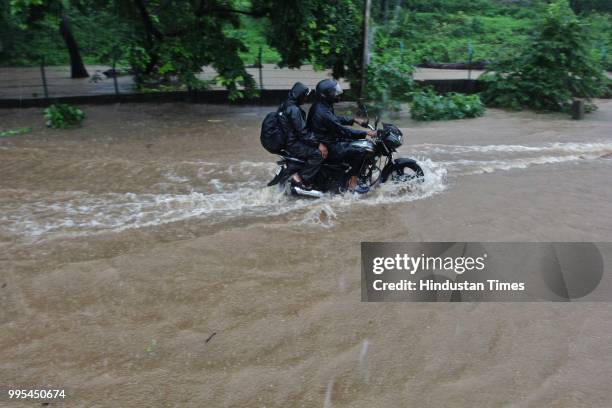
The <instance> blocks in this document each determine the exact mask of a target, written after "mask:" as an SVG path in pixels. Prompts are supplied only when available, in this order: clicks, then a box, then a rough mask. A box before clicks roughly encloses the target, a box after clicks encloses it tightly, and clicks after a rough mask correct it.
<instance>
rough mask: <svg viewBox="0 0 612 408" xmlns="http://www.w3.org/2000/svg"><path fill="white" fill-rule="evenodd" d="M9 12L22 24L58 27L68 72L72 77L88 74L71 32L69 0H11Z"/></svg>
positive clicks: (81, 76) (39, 27)
mask: <svg viewBox="0 0 612 408" xmlns="http://www.w3.org/2000/svg"><path fill="white" fill-rule="evenodd" d="M10 5H11V14H12V15H13V16H15V18H16V19H17V20H18V21H19V23H20V24H21V25H23V26H26V27H28V28H30V29H32V30H36V31H42V30H40V29H41V28H42V27H43V26H44V25H46V24H47V25H48V24H53V25H56V26H57V27H58V29H59V33H60V35H61V36H62V39H63V40H64V43H65V45H66V49H67V50H68V55H69V56H70V73H71V77H72V78H86V77H88V76H89V74H88V73H87V70H86V69H85V64H84V63H83V58H81V53H80V51H79V45H78V44H77V41H76V39H75V37H74V34H73V33H72V27H71V23H70V18H69V14H68V10H69V9H70V7H71V6H72V5H71V3H70V1H69V0H12V1H11V3H10Z"/></svg>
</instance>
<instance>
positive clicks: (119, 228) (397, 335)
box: [0, 100, 612, 408]
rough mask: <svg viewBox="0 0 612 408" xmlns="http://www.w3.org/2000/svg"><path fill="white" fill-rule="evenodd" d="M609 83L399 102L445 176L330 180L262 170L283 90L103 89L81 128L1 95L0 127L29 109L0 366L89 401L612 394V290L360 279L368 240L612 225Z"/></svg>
mask: <svg viewBox="0 0 612 408" xmlns="http://www.w3.org/2000/svg"><path fill="white" fill-rule="evenodd" d="M598 103H599V105H600V109H599V111H597V112H595V113H593V114H591V115H588V116H587V119H586V120H584V121H571V120H568V119H567V118H566V117H565V116H561V115H560V116H557V115H539V114H535V113H528V112H516V113H508V112H503V111H499V110H489V111H488V113H487V115H486V116H485V117H483V118H480V119H473V120H464V121H452V122H433V123H415V122H412V121H410V120H409V119H407V117H405V116H406V115H404V116H402V117H400V118H398V119H394V120H393V121H394V122H395V123H397V124H398V125H399V126H400V127H401V128H402V129H403V131H404V133H405V136H406V142H405V145H404V146H403V147H402V148H401V153H402V154H403V155H409V156H416V157H417V158H418V159H419V160H420V161H421V162H422V163H423V165H424V168H425V174H426V177H427V181H426V182H425V183H424V184H423V185H421V186H420V187H417V188H413V189H405V188H402V187H397V186H395V187H394V186H387V187H385V188H381V189H379V190H377V191H374V192H373V193H372V194H370V195H369V196H368V197H364V198H359V199H356V198H350V197H335V198H333V199H330V198H328V199H321V200H319V201H313V200H303V199H295V198H288V197H285V196H283V195H281V194H279V193H278V192H277V191H276V190H274V189H267V188H265V184H266V182H267V181H268V180H269V179H270V178H271V177H272V176H271V175H272V173H273V171H274V169H275V164H274V157H272V156H271V155H269V154H268V153H266V152H265V151H264V150H263V149H262V148H261V147H260V145H259V140H258V134H259V124H260V121H261V119H262V117H263V116H264V114H265V113H266V112H267V111H269V110H270V108H265V107H232V108H228V107H222V106H202V105H188V104H167V105H117V106H95V107H94V106H86V107H84V109H85V111H86V112H87V115H88V118H87V120H86V121H85V123H84V126H83V127H82V128H80V129H76V130H70V131H56V130H50V129H46V128H44V124H43V121H42V117H41V110H40V109H28V110H2V111H0V130H6V129H9V128H15V127H23V126H32V127H33V130H32V132H30V133H28V134H24V135H20V136H14V137H7V138H2V139H0V174H1V176H0V302H1V307H0V387H7V386H11V387H22V388H31V387H53V388H65V389H66V390H67V393H68V398H67V400H66V401H65V402H64V403H63V404H60V405H63V406H70V407H73V406H76V407H122V406H123V407H127V406H139V407H141V406H142V407H144V406H147V407H170V406H190V407H325V408H329V407H404V406H411V407H412V406H414V407H499V406H512V407H543V406H555V407H609V406H610V401H611V400H612V389H611V388H610V382H609V381H610V378H612V324H611V323H610V321H611V320H612V305H611V304H608V303H591V304H576V303H567V304H552V303H546V304H544V303H540V304H516V303H515V304H467V303H466V304H457V303H452V304H426V303H409V304H398V303H386V304H366V303H361V302H360V281H359V279H360V252H359V251H360V242H362V241H421V240H433V241H437V240H440V241H547V240H551V241H562V240H570V241H582V240H587V241H610V240H611V239H612V187H611V185H610V180H612V101H610V100H602V101H598ZM3 404H9V402H8V401H7V400H6V399H3V400H0V405H3ZM52 405H57V404H52ZM23 406H35V405H31V404H30V405H26V404H24V405H23Z"/></svg>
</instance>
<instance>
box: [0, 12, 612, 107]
mask: <svg viewBox="0 0 612 408" xmlns="http://www.w3.org/2000/svg"><path fill="white" fill-rule="evenodd" d="M551 8H553V9H554V8H556V10H563V12H561V11H559V12H558V13H557V17H555V18H553V19H551V13H553V14H554V10H553V11H551V10H552V9H551ZM362 10H363V0H340V1H335V2H329V1H323V0H286V1H273V0H230V1H226V0H213V1H206V2H199V1H197V2H193V1H186V0H185V1H184V0H178V1H175V2H167V1H163V0H150V1H146V2H145V1H142V0H95V1H93V0H61V1H60V0H48V1H41V0H11V1H0V65H4V66H23V65H38V64H39V63H40V62H41V60H43V59H44V61H45V63H46V64H48V65H55V64H67V63H70V65H71V68H72V75H73V77H87V76H88V75H89V73H88V72H87V70H86V66H85V64H104V65H112V64H113V63H116V64H117V66H118V67H119V72H122V73H125V72H129V73H131V74H132V75H134V78H135V80H136V83H137V86H138V87H139V88H140V89H141V90H148V91H158V90H176V89H190V90H198V89H206V88H207V87H208V86H209V85H210V84H209V83H208V82H206V81H202V80H201V79H200V78H199V77H198V74H199V72H200V69H201V67H202V66H204V65H210V66H212V67H214V68H215V70H216V71H217V73H218V76H217V78H215V82H216V83H218V84H220V85H222V86H224V87H225V88H227V89H228V90H229V96H230V99H239V98H243V97H249V96H253V95H255V94H256V93H257V89H256V84H255V81H254V80H253V78H252V77H251V76H250V75H249V74H248V73H247V71H246V69H245V68H246V67H248V66H256V65H257V64H259V63H260V62H262V63H273V64H278V65H279V66H282V67H284V66H286V67H299V66H300V65H302V64H312V65H314V66H315V68H321V69H322V68H325V69H331V70H332V72H333V74H334V76H336V77H343V78H345V79H347V80H348V81H349V82H350V84H351V90H352V91H353V92H354V93H355V94H360V95H362V96H364V97H365V98H366V99H367V100H369V101H371V102H372V103H373V104H375V105H376V106H378V107H379V108H381V109H397V108H398V107H399V104H400V103H402V102H406V101H411V100H412V98H413V96H414V95H419V98H420V100H421V101H425V100H433V96H432V95H431V93H430V92H425V93H422V92H421V91H422V90H419V89H417V88H416V86H415V83H414V81H413V79H412V73H413V71H414V67H415V66H418V65H419V64H425V65H427V64H439V63H471V64H477V65H478V66H485V67H487V68H490V69H493V70H494V71H495V72H497V74H492V76H490V77H489V85H490V86H489V91H488V92H487V93H486V94H485V95H483V99H484V100H485V101H486V102H487V103H488V104H491V105H495V106H504V107H510V108H523V107H528V108H534V109H538V110H559V109H563V108H564V107H565V106H567V103H568V102H569V100H570V99H571V98H573V97H583V98H592V97H594V96H597V95H598V94H600V93H601V92H602V89H603V88H604V86H605V81H606V80H605V79H603V77H602V76H601V75H596V71H597V72H599V73H601V71H602V70H603V69H608V70H612V2H610V1H609V0H572V1H571V2H568V1H567V0H557V1H555V2H554V3H553V4H552V5H550V4H549V2H548V1H547V0H513V1H508V0H474V1H470V2H465V1H461V0H403V1H399V0H373V1H372V22H371V27H372V30H371V35H370V37H371V38H370V51H371V55H370V65H369V67H368V72H367V73H365V75H366V78H367V82H366V89H364V90H361V89H359V88H360V84H361V82H360V78H361V77H362V72H361V45H362V44H361V34H362V33H361V31H362V30H361V27H362V24H363V17H362ZM555 24H556V25H555ZM543 27H548V29H545V30H543ZM555 30H556V31H555ZM553 49H554V51H550V50H553ZM547 50H548V51H547ZM553 53H556V55H557V56H558V57H554V56H553ZM260 57H261V59H260ZM453 98H457V96H451V97H450V99H449V100H452V99H453ZM434 105H435V106H438V105H439V104H434ZM449 105H451V106H452V105H454V104H449ZM470 106H471V105H470ZM461 114H464V115H466V116H465V117H468V115H470V114H466V113H460V112H458V113H457V115H456V116H461ZM416 116H421V115H416ZM427 116H428V117H429V116H431V115H427ZM433 116H435V115H433ZM441 116H442V117H446V116H448V115H447V114H441Z"/></svg>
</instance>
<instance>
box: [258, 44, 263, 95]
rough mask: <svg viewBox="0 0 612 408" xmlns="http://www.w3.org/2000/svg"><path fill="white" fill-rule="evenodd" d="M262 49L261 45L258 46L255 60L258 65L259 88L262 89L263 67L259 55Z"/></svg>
mask: <svg viewBox="0 0 612 408" xmlns="http://www.w3.org/2000/svg"><path fill="white" fill-rule="evenodd" d="M261 54H262V51H261V46H260V47H259V55H258V57H257V61H258V64H257V65H259V89H260V90H263V72H262V68H263V64H262V57H261Z"/></svg>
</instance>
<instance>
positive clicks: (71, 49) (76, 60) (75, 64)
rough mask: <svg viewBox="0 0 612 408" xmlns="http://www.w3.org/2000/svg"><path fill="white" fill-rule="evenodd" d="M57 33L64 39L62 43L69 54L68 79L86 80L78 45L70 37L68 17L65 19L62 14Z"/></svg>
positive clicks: (85, 71) (71, 36)
mask: <svg viewBox="0 0 612 408" xmlns="http://www.w3.org/2000/svg"><path fill="white" fill-rule="evenodd" d="M59 31H60V34H61V36H62V38H63V39H64V42H65V43H66V47H67V48H68V53H69V54H70V77H71V78H87V77H88V76H89V74H88V73H87V70H86V69H85V65H84V64H83V59H82V58H81V53H80V52H79V45H78V44H77V42H76V40H75V39H74V36H73V35H72V30H71V29H70V22H69V21H68V17H66V15H65V14H63V13H62V17H61V19H60V26H59Z"/></svg>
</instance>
